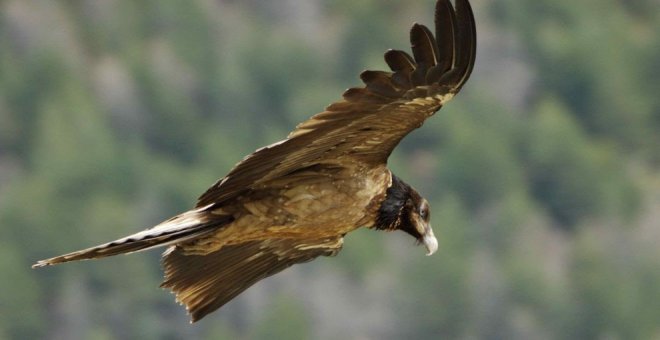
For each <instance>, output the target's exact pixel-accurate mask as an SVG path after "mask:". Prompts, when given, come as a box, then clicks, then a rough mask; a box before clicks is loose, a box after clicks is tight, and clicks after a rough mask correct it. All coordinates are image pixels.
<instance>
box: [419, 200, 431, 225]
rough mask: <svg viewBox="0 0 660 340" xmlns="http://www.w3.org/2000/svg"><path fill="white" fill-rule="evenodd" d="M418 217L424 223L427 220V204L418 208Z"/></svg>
mask: <svg viewBox="0 0 660 340" xmlns="http://www.w3.org/2000/svg"><path fill="white" fill-rule="evenodd" d="M419 217H421V218H422V219H423V220H424V221H428V220H429V206H428V204H422V206H421V207H420V208H419Z"/></svg>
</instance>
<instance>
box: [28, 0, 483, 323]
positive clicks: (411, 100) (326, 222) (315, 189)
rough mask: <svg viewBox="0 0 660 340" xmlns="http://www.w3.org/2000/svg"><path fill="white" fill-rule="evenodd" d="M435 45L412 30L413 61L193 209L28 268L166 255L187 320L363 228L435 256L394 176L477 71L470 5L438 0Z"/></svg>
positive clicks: (417, 208) (369, 82) (170, 282)
mask: <svg viewBox="0 0 660 340" xmlns="http://www.w3.org/2000/svg"><path fill="white" fill-rule="evenodd" d="M435 22H436V32H435V34H436V37H437V38H434V37H433V34H432V33H431V31H430V30H429V29H428V28H426V27H425V26H423V25H419V24H415V25H413V27H412V29H411V31H410V41H411V44H412V54H413V56H412V57H411V56H410V55H409V54H407V53H406V52H403V51H400V50H389V51H387V52H386V53H385V61H386V63H387V64H388V66H389V67H390V69H391V70H392V71H391V72H385V71H365V72H363V73H362V74H361V75H360V78H361V79H362V81H363V82H364V83H365V86H364V87H360V88H351V89H348V90H347V91H346V92H344V94H343V100H341V101H339V102H336V103H334V104H331V105H330V106H328V107H327V108H326V110H325V111H323V112H321V113H318V114H316V115H314V116H313V117H311V118H310V119H309V120H307V121H305V122H303V123H301V124H299V125H298V126H297V127H296V129H295V130H294V131H292V132H291V133H290V134H289V136H288V137H287V138H286V139H284V140H282V141H280V142H277V143H274V144H272V145H269V146H266V147H264V148H261V149H259V150H257V151H255V152H254V153H252V154H251V155H249V156H247V157H246V158H245V159H243V160H242V161H241V162H239V163H238V164H237V165H236V166H235V167H234V168H233V169H232V170H231V171H230V172H229V173H228V174H227V175H226V176H225V177H224V178H222V179H220V180H219V181H218V182H217V183H215V184H214V185H213V186H212V187H211V188H209V189H208V190H207V191H206V192H205V193H204V194H202V195H201V196H200V198H199V200H198V202H197V205H196V206H195V208H194V209H193V210H190V211H188V212H185V213H183V214H181V215H178V216H175V217H173V218H171V219H169V220H167V221H165V222H163V223H161V224H159V225H157V226H155V227H153V228H151V229H147V230H145V231H142V232H139V233H136V234H134V235H131V236H128V237H125V238H122V239H119V240H116V241H113V242H110V243H106V244H103V245H99V246H96V247H93V248H89V249H85V250H80V251H77V252H73V253H69V254H66V255H62V256H58V257H54V258H51V259H47V260H42V261H39V262H37V264H35V265H34V267H40V266H46V265H52V264H57V263H62V262H68V261H75V260H85V259H93V258H100V257H105V256H112V255H117V254H124V253H131V252H135V251H141V250H145V249H149V248H153V247H159V246H169V248H168V249H167V250H166V251H165V253H164V254H163V267H164V271H165V280H164V282H163V283H162V285H161V286H162V287H165V288H168V289H170V290H172V291H173V292H174V293H175V294H176V297H177V300H178V301H179V302H181V303H183V304H185V305H186V307H187V309H188V312H189V313H190V314H191V317H192V321H197V320H199V319H201V318H202V317H204V316H205V315H206V314H208V313H210V312H212V311H214V310H216V309H218V308H219V307H221V306H222V305H223V304H225V303H226V302H228V301H230V300H231V299H232V298H234V297H235V296H236V295H238V294H240V293H241V292H242V291H244V290H245V289H247V288H248V287H250V286H251V285H252V284H254V283H256V282H258V281H259V280H261V279H263V278H265V277H268V276H270V275H273V274H275V273H278V272H280V271H282V270H283V269H285V268H287V267H289V266H291V265H293V264H296V263H301V262H306V261H310V260H312V259H314V258H316V257H318V256H322V255H323V256H331V255H335V254H336V253H337V252H338V251H339V250H340V249H341V246H342V242H343V236H344V235H345V234H346V233H348V232H350V231H352V230H354V229H356V228H359V227H363V226H364V227H369V228H375V229H380V230H402V231H404V232H406V233H408V234H410V235H412V236H413V237H415V238H416V239H417V241H418V242H419V243H422V244H424V245H425V246H426V248H427V250H428V254H429V255H430V254H431V253H433V252H434V251H435V250H436V248H437V241H436V239H435V237H434V235H433V231H432V229H431V227H430V224H429V220H430V212H429V205H428V202H427V201H426V200H425V199H424V198H422V197H421V196H420V195H419V193H417V192H416V191H415V190H414V189H412V188H411V187H410V186H409V185H407V184H405V183H404V182H403V181H401V180H400V179H399V178H397V177H396V176H394V175H393V174H392V173H391V172H390V171H389V170H388V169H387V167H386V164H387V158H388V157H389V155H390V153H391V152H392V150H393V149H394V147H395V146H396V145H397V144H398V143H399V141H400V140H401V139H402V138H403V137H404V136H406V135H407V134H408V133H410V132H411V131H412V130H414V129H416V128H418V127H420V126H421V125H422V123H423V122H424V121H425V120H426V119H427V118H428V117H430V116H431V115H433V114H434V113H435V112H436V111H437V110H438V109H440V107H442V105H444V104H445V103H446V102H447V101H449V100H450V99H451V98H452V97H453V96H454V95H455V94H456V93H458V91H459V90H460V89H461V87H462V86H463V85H464V84H465V82H466V81H467V79H468V77H469V75H470V73H471V72H472V67H473V65H474V59H475V52H476V47H475V46H476V33H475V27H474V18H473V15H472V9H471V8H470V5H469V3H468V1H467V0H456V6H455V9H454V6H452V4H451V2H450V1H449V0H439V1H438V2H437V5H436V12H435Z"/></svg>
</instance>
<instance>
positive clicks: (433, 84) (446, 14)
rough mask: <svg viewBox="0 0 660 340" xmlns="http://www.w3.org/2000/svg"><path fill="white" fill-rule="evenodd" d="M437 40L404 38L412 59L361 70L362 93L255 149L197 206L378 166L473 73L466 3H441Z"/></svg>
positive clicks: (413, 34) (421, 30)
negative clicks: (273, 184) (300, 175)
mask: <svg viewBox="0 0 660 340" xmlns="http://www.w3.org/2000/svg"><path fill="white" fill-rule="evenodd" d="M435 25H436V32H435V33H436V37H435V38H434V37H433V34H432V33H431V31H430V30H429V29H428V28H427V27H425V26H423V25H419V24H415V25H413V27H412V29H411V31H410V40H411V45H412V54H413V55H412V56H410V55H409V54H407V53H406V52H403V51H399V50H389V51H387V52H386V53H385V61H386V62H387V64H388V66H389V67H390V69H391V71H390V72H385V71H365V72H363V73H362V74H361V75H360V78H361V79H362V81H363V82H364V83H365V86H364V87H360V88H351V89H348V90H347V91H346V92H344V94H343V100H341V101H339V102H336V103H334V104H331V105H330V106H328V107H327V108H326V110H325V111H323V112H321V113H318V114H316V115H314V116H313V117H312V118H310V119H309V120H307V121H305V122H303V123H301V124H299V125H298V126H297V127H296V129H295V130H294V131H293V132H291V133H290V134H289V136H288V137H287V139H285V140H283V141H280V142H278V143H275V144H272V145H270V146H267V147H264V148H261V149H259V150H257V151H255V152H254V153H252V154H251V155H249V156H247V157H246V158H245V159H243V160H242V161H241V162H240V163H238V164H237V165H236V166H235V167H234V168H233V169H232V170H231V171H230V172H229V174H228V175H227V176H225V177H224V178H223V179H221V180H220V181H218V182H217V183H216V184H215V185H213V186H212V187H211V188H210V189H209V190H208V191H207V192H205V193H204V194H203V195H202V196H201V197H200V198H199V200H198V203H197V206H198V207H201V206H206V205H208V204H212V203H222V202H224V201H227V200H229V199H232V198H234V197H236V196H237V195H240V193H241V192H244V191H245V190H249V189H250V188H253V187H255V186H256V185H259V184H260V183H264V182H266V181H268V180H271V179H273V178H277V177H280V176H283V175H286V174H288V173H291V172H293V171H296V170H299V169H302V168H306V167H309V166H312V165H315V164H335V165H336V164H339V165H341V164H342V163H343V162H353V163H355V162H362V163H365V165H370V166H373V165H374V164H377V163H383V164H384V163H385V162H386V161H387V158H388V157H389V155H390V153H391V152H392V150H393V149H394V147H396V145H397V144H398V143H399V141H400V140H401V139H402V138H403V137H405V136H406V135H407V134H408V133H410V132H411V131H412V130H414V129H416V128H418V127H420V126H421V125H422V124H423V123H424V121H425V120H426V119H427V118H428V117H430V116H431V115H433V114H434V113H435V112H436V111H437V110H439V109H440V108H441V107H442V105H443V104H444V103H446V102H447V101H449V100H450V99H451V98H452V97H453V96H454V95H455V94H456V93H458V92H459V91H460V89H461V87H462V86H463V84H465V82H466V80H467V79H468V77H469V76H470V73H471V72H472V68H473V66H474V60H475V53H476V30H475V25H474V17H473V14H472V9H471V8H470V4H469V3H468V1H467V0H456V7H455V9H454V7H453V6H452V4H451V2H450V1H449V0H440V1H438V3H437V6H436V12H435Z"/></svg>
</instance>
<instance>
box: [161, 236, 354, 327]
mask: <svg viewBox="0 0 660 340" xmlns="http://www.w3.org/2000/svg"><path fill="white" fill-rule="evenodd" d="M342 242H343V239H342V237H334V238H324V239H318V240H307V241H305V240H291V239H271V240H263V241H251V242H247V243H243V244H237V245H229V246H224V247H222V248H221V249H220V250H218V251H216V252H214V253H211V254H207V255H186V254H185V250H184V248H181V247H180V246H173V247H171V248H170V249H168V251H167V252H166V253H165V254H164V257H163V268H164V270H165V280H164V281H163V283H162V284H161V287H163V288H168V289H170V290H171V291H172V292H173V293H174V294H175V295H176V299H177V301H178V302H180V303H182V304H184V305H185V306H186V309H187V310H188V313H189V314H190V316H191V318H192V322H195V321H198V320H199V319H201V318H203V317H204V316H205V315H207V314H208V313H211V312H213V311H214V310H216V309H218V308H220V307H222V306H223V305H224V304H225V303H227V302H229V301H230V300H231V299H233V298H234V297H236V296H237V295H238V294H240V293H241V292H243V291H244V290H246V289H247V288H249V287H250V286H252V285H253V284H255V283H256V282H258V281H260V280H262V279H264V278H266V277H269V276H271V275H274V274H277V273H279V272H280V271H282V270H284V269H286V268H288V267H290V266H292V265H294V264H297V263H303V262H308V261H311V260H313V259H315V258H316V257H318V256H332V255H335V254H337V252H339V250H340V249H341V246H342Z"/></svg>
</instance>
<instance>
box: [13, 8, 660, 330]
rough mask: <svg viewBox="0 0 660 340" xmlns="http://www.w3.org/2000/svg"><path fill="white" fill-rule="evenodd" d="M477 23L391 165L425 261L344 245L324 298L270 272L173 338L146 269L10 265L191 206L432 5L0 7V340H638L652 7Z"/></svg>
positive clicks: (497, 12) (649, 144)
mask: <svg viewBox="0 0 660 340" xmlns="http://www.w3.org/2000/svg"><path fill="white" fill-rule="evenodd" d="M472 2H473V6H474V7H475V12H476V14H477V19H478V20H479V22H478V30H479V32H478V33H479V51H478V59H477V66H476V69H475V72H474V74H473V77H472V79H470V81H469V82H468V83H467V85H466V87H465V88H464V89H463V91H462V93H461V94H460V95H459V96H457V98H456V99H455V100H454V101H452V102H451V103H449V104H448V105H447V106H446V107H445V108H443V109H442V110H441V111H440V112H439V113H438V114H437V115H436V117H433V118H432V119H430V120H429V121H428V122H427V123H426V125H425V126H424V127H423V128H422V129H420V130H418V131H415V132H414V133H413V134H411V135H410V136H409V137H408V138H406V139H405V140H404V142H403V143H402V144H401V145H400V147H399V148H398V150H397V151H395V153H394V154H393V156H392V158H391V160H390V165H391V167H392V168H394V169H395V170H396V171H395V172H396V173H397V174H398V175H399V176H401V177H402V178H404V179H405V180H406V181H408V182H410V183H412V184H413V185H415V186H416V187H417V188H418V189H419V190H420V192H422V193H423V194H424V195H425V196H426V197H427V198H428V199H429V201H430V202H431V205H432V216H433V217H432V221H433V225H434V227H435V233H436V235H437V236H438V238H439V242H440V248H439V251H438V254H436V255H435V256H433V257H430V258H422V257H421V256H420V254H421V253H422V252H423V251H422V249H417V248H415V249H413V247H412V246H410V243H412V240H410V239H409V238H408V237H407V236H405V235H399V234H396V235H394V234H387V233H381V232H375V231H373V230H366V229H365V230H359V231H356V232H355V233H352V234H351V235H349V236H348V237H347V239H346V243H345V249H344V250H343V251H342V252H341V253H340V255H339V256H337V257H335V258H332V259H326V260H324V261H326V263H328V266H326V268H327V269H328V270H331V271H332V273H334V274H333V276H331V275H321V276H319V278H316V277H312V276H311V275H289V276H286V275H287V274H282V275H281V276H279V279H280V281H277V282H279V284H282V283H283V284H284V285H285V286H286V287H287V289H286V290H285V293H283V292H280V291H279V290H278V289H277V284H273V283H272V282H275V281H268V280H267V281H265V282H261V283H259V284H258V285H257V286H258V287H255V289H253V290H248V291H247V292H246V293H245V294H243V295H242V296H241V297H239V298H238V299H236V300H234V301H232V302H231V303H230V304H228V305H227V306H225V307H223V309H221V310H220V311H219V312H218V313H214V314H212V315H210V316H208V317H207V319H205V320H204V321H202V322H200V323H198V324H195V325H194V326H188V325H187V318H186V316H185V311H184V310H183V309H182V308H180V307H179V306H177V305H176V304H174V303H173V302H172V300H173V298H172V296H171V295H170V294H168V293H166V292H163V291H161V290H159V289H157V288H156V287H157V285H158V282H159V280H160V278H161V276H162V273H161V272H160V270H159V268H158V266H157V264H158V254H157V252H151V253H147V254H142V255H131V256H127V257H117V258H113V259H108V260H104V261H97V262H85V263H78V264H71V265H65V266H58V267H57V268H48V269H41V270H39V271H30V269H29V265H30V264H31V263H33V262H34V261H35V260H37V259H41V258H45V257H49V256H52V255H56V254H59V253H63V252H67V251H71V250H75V249H78V248H82V247H85V246H90V245H93V244H98V243H101V242H105V241H109V240H112V239H115V238H118V237H121V236H124V235H126V234H128V233H131V232H134V231H137V230H140V229H141V228H144V227H148V226H151V225H154V224H156V223H158V222H159V221H161V220H162V219H165V218H168V217H169V216H171V215H173V214H175V213H178V212H181V211H184V210H186V209H188V208H190V207H191V206H192V205H193V204H194V201H195V198H196V197H197V195H199V194H200V193H201V192H202V191H203V190H204V189H206V188H207V187H208V186H209V185H211V184H212V183H213V182H214V181H215V180H217V179H218V177H220V176H221V175H223V174H224V173H226V172H227V171H228V170H229V169H230V168H231V166H233V164H235V163H236V162H237V161H239V160H240V159H241V158H242V157H243V156H244V155H245V154H247V153H249V152H251V151H253V150H254V149H255V148H257V147H259V146H262V145H265V144H269V143H272V142H275V141H277V140H279V139H281V138H283V137H284V136H286V134H287V133H288V131H290V130H291V129H292V128H293V127H294V126H295V124H296V123H298V122H300V121H301V120H303V119H306V118H307V117H309V116H310V115H311V114H313V113H316V112H319V111H321V110H322V108H323V107H324V106H325V105H327V104H329V103H331V102H332V101H334V100H337V99H339V98H340V93H341V91H342V90H343V89H345V88H347V87H352V86H358V85H359V79H358V77H357V75H358V74H359V72H360V71H362V70H363V69H383V68H385V63H384V62H383V61H382V59H381V58H382V52H384V50H385V49H387V48H397V49H407V47H406V44H405V38H406V35H407V34H406V28H407V27H408V25H409V24H410V23H411V22H413V21H418V22H426V23H431V20H432V16H431V13H430V8H431V7H430V6H431V2H430V1H407V2H400V1H393V0H388V1H376V0H369V1H360V2H355V1H338V2H332V3H328V4H325V3H318V2H305V5H302V3H301V4H295V5H292V4H291V3H290V2H286V1H283V2H273V3H271V2H258V1H244V2H239V1H215V2H214V1H187V2H180V1H172V0H166V1H146V2H144V1H143V2H133V1H127V0H118V1H112V2H35V1H22V0H8V1H4V2H2V3H0V231H1V232H2V238H1V239H0V272H2V273H3V280H0V291H2V292H3V294H2V295H1V296H0V316H2V317H0V338H3V339H4V338H16V339H29V338H89V339H112V338H140V339H162V338H172V339H177V338H209V339H216V338H226V339H236V338H238V339H247V338H268V339H272V338H287V339H288V338H316V337H321V338H322V337H323V336H326V337H328V334H347V335H348V334H350V335H352V336H351V337H354V338H402V337H407V338H437V337H441V338H511V339H528V338H535V339H536V338H562V339H589V338H626V339H627V338H633V339H647V338H654V337H658V335H659V334H660V326H658V320H660V305H658V301H660V288H659V287H660V269H659V268H660V267H658V261H657V259H658V257H659V256H660V253H659V252H658V247H657V242H658V241H660V240H658V232H657V229H658V226H657V219H658V216H657V211H658V206H659V204H660V203H659V202H658V199H657V197H658V192H659V190H660V187H659V184H660V178H659V176H658V165H659V164H660V152H659V151H660V148H658V145H660V134H658V133H657V132H658V131H660V96H658V95H657V94H658V93H660V81H658V79H660V67H658V60H660V34H658V32H660V20H659V19H660V14H659V13H660V12H658V11H657V10H655V9H656V7H657V4H656V3H655V2H654V1H653V0H635V1H614V0H598V1H596V0H585V1H580V2H575V1H568V0H538V1H520V0H501V1H499V0H498V1H495V2H488V3H486V2H478V1H472ZM512 41H513V43H512ZM512 45H513V46H515V47H516V48H515V49H513V50H509V46H512ZM518 51H522V53H521V54H520V55H518ZM498 58H504V59H506V60H513V61H512V62H511V63H504V64H499V63H497V62H495V61H496V60H497V59H498ZM514 62H519V63H520V64H521V65H522V67H521V68H522V69H525V70H526V71H527V72H528V73H529V74H530V76H529V78H527V77H523V76H520V75H519V74H518V73H517V72H516V70H517V68H516V67H512V68H511V69H510V68H509V66H511V65H512V64H513V63H514ZM502 65H506V67H502ZM513 66H520V65H513ZM492 77H496V79H490V78H492ZM488 84H495V85H496V87H498V88H491V87H490V85H488ZM511 84H516V85H518V86H516V87H513V88H519V89H523V90H524V91H521V93H519V94H518V93H516V94H514V95H511V96H510V97H511V98H516V100H517V103H516V104H511V103H510V102H508V100H507V99H506V98H501V97H499V95H500V94H501V93H502V92H503V91H506V90H507V89H509V86H510V85H511ZM520 84H522V85H520ZM500 87H501V88H500ZM503 89H504V90H503ZM518 99H519V100H518ZM566 231H570V232H566ZM401 239H405V240H406V241H409V243H405V241H403V243H402V244H404V246H401V247H399V246H400V242H399V240H401ZM310 266H311V265H310ZM307 268H310V267H301V268H300V270H301V271H302V272H304V273H309V271H306V270H308V269H307ZM301 277H302V280H301ZM330 277H332V279H329V278H330ZM342 284H345V285H350V286H351V289H350V291H341V290H340V289H337V290H332V289H333V288H336V287H342ZM318 287H322V288H321V289H319V288H318ZM292 292H295V296H293V295H292ZM319 292H322V293H323V294H319ZM319 295H322V296H319ZM363 295H364V296H368V299H375V300H378V301H379V303H374V304H370V306H380V307H379V308H382V309H383V310H379V311H377V312H378V313H369V312H370V311H368V310H365V306H364V305H362V303H363V302H364V301H365V298H364V296H363ZM246 296H247V297H248V298H246ZM339 296H341V297H344V298H343V299H339V298H337V299H334V297H339ZM334 300H337V301H334ZM330 302H331V303H330ZM385 307H387V308H385ZM389 307H391V309H390V308H389ZM319 311H324V312H322V313H321V312H319ZM372 315H377V316H378V318H377V320H374V319H373V317H371V319H370V316H372ZM381 317H382V318H383V319H381ZM385 323H388V324H385ZM389 323H394V325H392V324H389ZM337 325H341V327H340V328H342V329H341V330H340V331H337V330H336V328H338V326H337ZM329 330H330V331H329Z"/></svg>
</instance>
